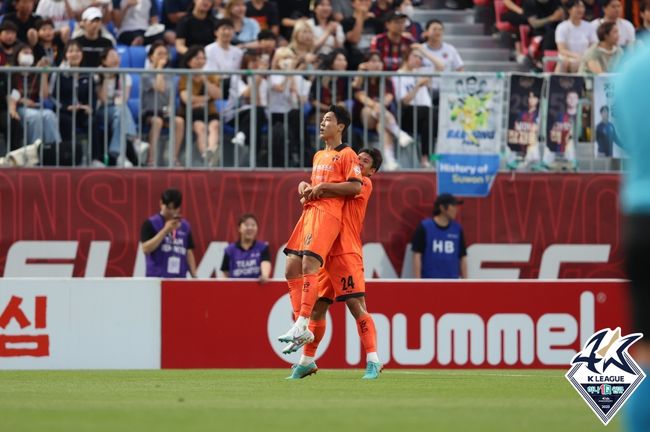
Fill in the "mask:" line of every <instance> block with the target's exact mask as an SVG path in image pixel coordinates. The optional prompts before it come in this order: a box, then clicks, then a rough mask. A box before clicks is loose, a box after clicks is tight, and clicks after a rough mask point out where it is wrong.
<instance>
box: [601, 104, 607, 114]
mask: <svg viewBox="0 0 650 432" xmlns="http://www.w3.org/2000/svg"><path fill="white" fill-rule="evenodd" d="M603 111H607V113H608V114H609V107H608V106H607V105H603V106H601V107H600V111H599V112H600V113H601V114H602V113H603Z"/></svg>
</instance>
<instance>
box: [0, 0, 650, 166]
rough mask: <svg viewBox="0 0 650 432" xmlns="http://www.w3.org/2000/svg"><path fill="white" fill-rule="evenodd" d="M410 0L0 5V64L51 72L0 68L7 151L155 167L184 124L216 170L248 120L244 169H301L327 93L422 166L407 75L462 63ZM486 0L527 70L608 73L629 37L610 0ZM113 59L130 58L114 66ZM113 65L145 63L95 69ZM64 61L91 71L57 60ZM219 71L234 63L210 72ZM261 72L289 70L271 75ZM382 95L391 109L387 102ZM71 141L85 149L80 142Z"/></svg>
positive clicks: (422, 82) (174, 152)
mask: <svg viewBox="0 0 650 432" xmlns="http://www.w3.org/2000/svg"><path fill="white" fill-rule="evenodd" d="M420 3H421V1H416V0H376V1H374V2H371V0H351V1H345V0H283V1H270V0H248V1H245V0H195V1H192V0H14V1H5V2H2V13H3V17H2V22H1V23H0V65H2V66H18V67H31V66H36V67H48V68H49V69H48V71H47V73H46V72H43V73H35V72H20V73H19V72H14V73H6V72H5V73H2V74H0V89H1V90H0V92H2V95H1V96H0V130H2V131H4V132H3V136H4V141H6V142H8V144H9V145H8V146H7V149H6V150H7V151H9V150H14V149H17V148H21V147H23V146H25V145H28V144H32V143H38V145H39V146H41V147H40V148H39V150H38V151H39V152H40V153H41V154H42V160H41V161H40V163H42V164H46V165H48V164H51V165H72V164H75V165H78V164H82V163H85V164H89V165H92V166H97V167H102V166H106V165H118V166H130V165H147V166H158V165H160V163H161V160H163V158H166V159H167V161H166V162H164V163H165V165H176V166H183V165H185V164H186V163H185V162H184V161H187V160H190V159H191V158H189V157H187V158H185V157H184V154H183V149H185V150H187V148H188V143H187V142H186V141H187V138H188V137H189V136H193V139H192V140H191V141H192V143H193V144H192V147H193V149H194V153H191V154H194V155H195V156H196V158H195V159H197V160H195V161H191V162H190V163H198V164H199V165H203V166H217V165H223V163H224V162H223V161H221V160H220V156H221V155H222V154H223V149H221V150H222V151H219V150H220V145H221V144H222V143H224V142H228V143H231V144H232V145H233V146H238V147H239V148H241V149H242V152H243V150H244V149H246V148H249V147H250V144H251V137H250V131H251V130H255V135H256V136H257V137H258V145H257V150H256V153H257V165H258V166H260V165H262V166H265V164H266V166H268V165H271V166H308V165H309V164H310V163H311V156H312V154H313V151H314V147H315V145H316V139H315V131H314V130H311V131H310V130H309V128H307V127H303V126H302V125H306V124H315V123H317V120H316V119H315V117H316V115H317V113H318V112H322V109H323V108H324V107H326V106H328V105H329V104H330V103H339V104H344V105H345V106H346V107H348V108H349V109H350V111H351V112H352V113H353V126H354V127H355V128H356V130H357V131H358V130H359V129H360V128H363V129H364V130H366V131H367V130H371V131H376V132H377V133H379V134H381V135H382V136H383V143H384V144H383V146H384V147H383V150H384V157H385V168H386V169H387V170H394V169H397V168H398V167H399V164H398V161H397V159H396V157H395V147H396V145H397V146H401V147H408V146H412V145H414V142H418V140H419V142H420V143H422V145H420V148H421V160H420V163H421V165H422V166H423V167H428V166H429V160H430V154H429V153H432V152H434V151H435V150H434V147H433V145H432V144H426V145H425V143H432V142H434V141H435V136H436V133H437V132H436V131H437V127H436V123H437V111H436V108H437V92H438V82H437V81H436V79H435V78H417V77H413V76H407V75H406V74H408V73H413V72H431V73H433V72H452V71H463V70H464V62H463V59H462V58H461V56H460V55H459V51H458V50H457V49H456V48H455V47H454V46H453V45H451V44H449V43H447V42H445V37H444V34H445V23H444V22H442V21H440V20H437V19H432V20H430V21H428V22H418V21H417V20H416V19H414V10H415V8H417V7H419V5H420ZM448 3H451V4H452V6H454V7H457V6H460V5H462V4H461V3H457V2H448ZM496 3H498V5H501V8H500V10H501V11H502V12H503V14H501V15H498V16H497V21H500V20H503V21H506V22H509V23H511V24H512V25H513V26H515V27H512V29H517V31H516V32H515V33H516V34H517V35H519V34H524V35H531V36H532V37H531V38H530V40H526V41H524V40H519V41H518V44H517V47H518V51H517V52H518V53H519V55H520V60H522V61H523V59H522V58H521V56H524V54H523V53H524V52H525V53H526V56H527V57H526V61H528V62H529V63H530V65H531V67H532V68H536V67H541V65H540V62H541V59H542V57H543V55H544V52H545V51H546V52H549V51H551V50H557V53H558V58H559V60H558V64H557V70H558V71H562V72H565V73H571V72H580V73H603V72H607V71H608V70H610V69H611V68H612V65H613V64H614V63H615V62H616V61H617V59H618V57H619V56H620V54H621V52H622V50H623V49H626V48H627V47H629V46H631V45H632V44H633V43H634V41H635V29H634V27H633V25H632V24H631V23H630V22H629V21H627V20H625V19H623V18H622V8H621V1H620V0H525V3H524V4H523V5H520V4H519V3H518V2H517V1H516V0H504V1H503V2H501V1H500V0H496ZM495 6H497V4H495ZM497 9H499V8H497ZM640 18H641V25H640V27H639V28H638V30H636V32H637V33H642V32H647V31H648V29H650V0H643V1H642V2H641V14H640ZM585 19H590V20H591V22H587V21H585ZM523 28H527V30H525V31H524V29H523ZM522 39H525V38H522ZM524 44H525V45H526V46H525V50H524V49H522V47H523V46H524ZM536 47H537V48H536ZM540 47H541V49H538V48H540ZM145 53H146V55H145ZM138 56H139V60H138V61H134V60H133V59H134V57H138ZM125 57H129V59H130V60H129V61H128V62H125V61H124V58H125ZM125 65H126V66H131V67H136V68H142V69H144V71H146V72H147V73H146V74H142V75H140V74H137V75H136V74H133V75H130V74H110V73H104V72H102V71H101V69H102V68H108V69H110V68H119V67H120V66H125ZM71 67H89V68H96V71H95V72H94V73H92V74H91V73H76V74H71V73H69V72H66V69H67V68H71ZM168 68H182V69H190V70H197V71H202V72H204V73H196V74H193V75H182V74H180V75H181V76H180V77H177V76H174V75H173V74H165V73H157V72H158V71H162V70H164V69H168ZM232 70H241V71H242V73H241V74H236V75H225V74H219V72H220V71H232ZM248 70H256V71H260V70H261V71H269V72H268V74H254V75H251V74H248V73H245V71H248ZM274 70H276V71H287V70H297V71H300V72H301V74H298V75H292V76H288V75H280V74H273V71H274ZM313 70H332V71H346V70H347V71H355V70H358V71H367V72H373V71H376V72H379V71H391V72H395V75H394V76H392V77H391V79H386V80H381V79H379V78H372V77H368V76H367V75H364V76H357V77H356V78H354V79H352V78H347V77H335V76H332V77H314V76H310V75H309V71H313ZM316 81H318V84H317V83H316ZM132 102H133V103H132ZM396 103H397V104H399V105H400V106H401V107H402V108H401V109H399V110H395V105H396ZM297 124H301V127H297V126H296V125H297ZM417 124H420V125H427V127H422V128H417ZM429 124H431V125H433V127H432V128H430V127H428V126H429ZM414 125H415V127H414ZM251 126H252V127H251ZM188 129H189V130H188ZM164 133H167V134H168V135H170V137H171V138H170V139H169V140H168V141H169V143H170V147H173V148H172V149H171V150H170V151H167V150H165V149H166V148H167V147H166V142H167V140H164V139H162V138H161V136H162V135H163V134H164ZM190 133H191V134H192V135H190ZM222 134H224V136H220V135H222ZM226 134H227V135H228V137H227V138H228V139H227V140H226V137H225V135H226ZM83 137H86V138H87V141H88V142H89V143H90V144H89V145H88V146H87V147H88V148H89V149H90V151H86V150H85V148H82V147H81V142H82V141H83V139H82V138H83ZM262 137H264V140H262V139H261V138H262ZM163 141H164V142H163ZM262 141H267V142H265V143H263V142H262ZM361 141H362V139H361V137H360V134H359V133H358V132H357V133H355V135H354V136H353V143H352V144H354V145H357V146H361ZM172 142H173V146H172V145H171V143H172ZM285 142H286V143H288V145H286V146H285ZM73 143H74V144H73ZM264 145H266V147H264ZM73 147H74V148H73ZM84 153H86V154H85V159H83V157H84V156H82V155H84ZM88 153H89V154H88ZM199 157H200V159H199Z"/></svg>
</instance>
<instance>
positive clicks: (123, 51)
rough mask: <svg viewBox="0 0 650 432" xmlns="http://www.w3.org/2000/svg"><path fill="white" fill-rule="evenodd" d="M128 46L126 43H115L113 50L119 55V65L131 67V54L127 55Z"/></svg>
mask: <svg viewBox="0 0 650 432" xmlns="http://www.w3.org/2000/svg"><path fill="white" fill-rule="evenodd" d="M128 48H129V47H128V46H126V45H117V46H116V47H115V50H116V51H117V53H118V54H119V55H120V67H121V68H128V67H131V56H130V55H129V51H128Z"/></svg>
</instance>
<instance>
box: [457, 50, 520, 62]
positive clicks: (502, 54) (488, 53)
mask: <svg viewBox="0 0 650 432" xmlns="http://www.w3.org/2000/svg"><path fill="white" fill-rule="evenodd" d="M458 53H459V54H460V57H461V58H462V59H463V61H464V62H466V63H467V62H476V61H479V62H480V61H501V62H509V61H510V50H509V49H505V48H492V49H480V48H458Z"/></svg>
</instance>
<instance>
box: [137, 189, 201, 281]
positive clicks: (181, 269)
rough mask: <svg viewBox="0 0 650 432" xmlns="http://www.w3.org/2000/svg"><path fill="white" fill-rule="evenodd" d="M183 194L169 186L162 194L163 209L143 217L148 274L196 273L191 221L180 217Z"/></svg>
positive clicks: (142, 231) (194, 275) (170, 275)
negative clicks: (144, 219) (144, 218)
mask: <svg viewBox="0 0 650 432" xmlns="http://www.w3.org/2000/svg"><path fill="white" fill-rule="evenodd" d="M182 203H183V195H182V194H181V191H179V190H177V189H167V190H166V191H164V192H163V193H162V195H161V196H160V213H156V214H155V215H153V216H151V217H150V218H149V219H147V220H146V221H144V223H143V224H142V228H141V229H140V242H141V243H142V252H144V254H145V256H146V258H147V269H146V272H145V275H146V276H147V277H163V278H186V277H187V273H188V272H189V273H190V276H191V277H193V278H195V277H196V259H195V257H194V239H193V238H192V229H191V228H190V223H189V222H188V221H187V220H186V219H184V218H183V217H181V204H182Z"/></svg>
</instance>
